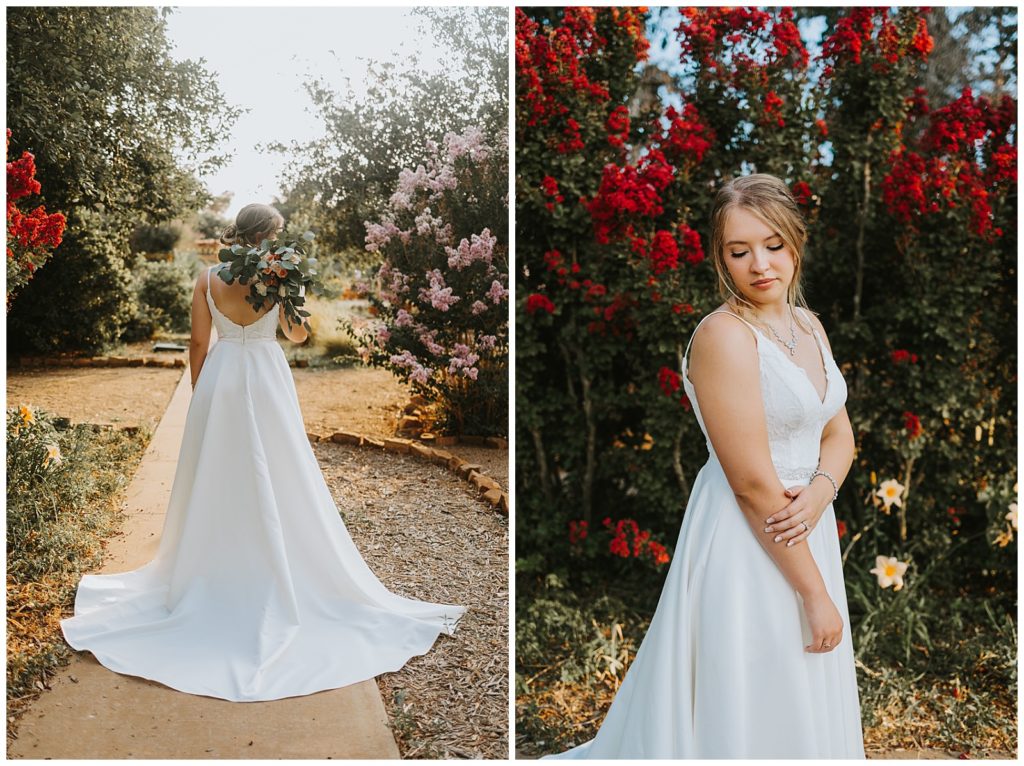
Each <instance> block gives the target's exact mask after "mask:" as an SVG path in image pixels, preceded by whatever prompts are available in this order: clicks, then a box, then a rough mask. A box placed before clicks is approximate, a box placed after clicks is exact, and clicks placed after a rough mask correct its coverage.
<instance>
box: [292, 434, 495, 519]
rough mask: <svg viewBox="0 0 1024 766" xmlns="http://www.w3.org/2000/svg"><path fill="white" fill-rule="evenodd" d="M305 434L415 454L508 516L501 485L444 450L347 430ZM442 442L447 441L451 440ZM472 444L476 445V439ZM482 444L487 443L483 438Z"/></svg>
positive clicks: (418, 443)
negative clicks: (327, 433) (464, 482)
mask: <svg viewBox="0 0 1024 766" xmlns="http://www.w3.org/2000/svg"><path fill="white" fill-rule="evenodd" d="M306 436H307V437H308V438H309V440H310V442H314V443H315V442H319V441H332V442H335V443H336V444H352V445H355V446H357V447H366V448H369V449H383V450H385V451H387V452H396V453H401V454H407V455H415V456H416V457H418V458H420V459H422V460H427V461H429V462H431V463H435V464H438V465H444V466H447V467H448V470H450V471H451V472H452V473H454V474H456V475H457V476H458V477H459V478H461V479H463V480H465V481H467V482H469V483H470V484H472V485H473V486H474V487H476V489H477V492H478V493H479V495H480V497H481V499H482V500H484V501H485V502H486V503H487V504H488V505H490V506H491V507H492V508H494V509H495V510H496V511H497V512H498V513H500V514H502V515H504V516H508V493H507V492H505V491H504V490H503V489H502V488H501V485H500V484H499V483H498V482H496V481H495V480H494V479H493V478H491V477H490V476H487V475H486V474H484V473H482V472H481V471H480V466H479V465H478V464H476V463H470V462H468V461H467V460H463V459H462V458H461V457H459V456H458V455H453V454H452V453H451V452H448V451H447V450H442V449H437V448H435V447H428V446H426V445H425V444H421V443H420V442H417V441H415V440H413V439H401V438H398V437H393V438H384V439H380V438H377V437H375V436H366V435H365V434H357V433H353V432H351V431H335V432H334V433H332V434H330V435H329V436H323V435H321V434H318V433H313V432H307V434H306ZM492 438H493V437H492ZM498 442H504V440H503V439H497V440H496V441H495V442H492V443H491V444H493V446H495V447H498V446H499V444H498ZM445 443H446V444H449V443H451V442H450V441H448V442H445ZM456 443H457V442H456ZM467 443H468V442H467ZM476 443H477V444H479V443H480V442H476ZM484 443H487V442H486V441H485V442H484Z"/></svg>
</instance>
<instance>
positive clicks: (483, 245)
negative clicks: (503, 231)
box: [445, 228, 498, 271]
mask: <svg viewBox="0 0 1024 766" xmlns="http://www.w3.org/2000/svg"><path fill="white" fill-rule="evenodd" d="M497 242H498V238H497V237H494V236H491V230H490V229H489V228H487V229H484V230H483V231H482V232H480V233H479V234H472V235H470V239H463V240H462V241H461V242H460V243H459V246H458V247H457V248H455V247H446V248H445V252H446V253H447V254H448V268H450V269H455V270H456V271H462V270H463V269H464V268H466V267H467V266H471V265H472V264H473V263H475V262H476V261H483V262H484V263H486V264H488V265H490V263H491V259H492V257H493V254H494V246H495V245H496V244H497Z"/></svg>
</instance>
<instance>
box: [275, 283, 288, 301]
mask: <svg viewBox="0 0 1024 766" xmlns="http://www.w3.org/2000/svg"><path fill="white" fill-rule="evenodd" d="M277 294H278V295H280V296H281V297H282V298H283V297H284V296H286V295H287V294H288V288H287V287H285V286H284V285H280V286H279V287H278V288H277Z"/></svg>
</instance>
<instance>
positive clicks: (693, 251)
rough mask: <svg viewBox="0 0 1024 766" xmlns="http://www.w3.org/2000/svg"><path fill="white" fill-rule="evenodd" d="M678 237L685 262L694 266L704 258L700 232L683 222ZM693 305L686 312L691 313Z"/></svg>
mask: <svg viewBox="0 0 1024 766" xmlns="http://www.w3.org/2000/svg"><path fill="white" fill-rule="evenodd" d="M679 239H680V241H681V242H682V243H683V247H682V249H683V252H684V253H686V262H687V263H688V264H690V265H691V266H696V265H697V264H698V263H700V262H701V261H703V260H704V247H703V246H702V245H701V243H700V234H699V233H698V232H696V231H695V230H693V229H691V228H690V227H689V226H687V225H686V224H685V223H681V224H679ZM692 312H693V307H692V306H690V310H689V311H688V312H686V313H688V314H689V313H692Z"/></svg>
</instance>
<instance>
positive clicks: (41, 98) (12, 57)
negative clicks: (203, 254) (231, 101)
mask: <svg viewBox="0 0 1024 766" xmlns="http://www.w3.org/2000/svg"><path fill="white" fill-rule="evenodd" d="M169 12H170V10H169V9H163V10H158V9H157V8H151V7H119V8H114V7H100V8H90V7H61V6H53V7H20V8H9V9H8V10H7V88H8V91H7V120H8V126H9V127H10V128H11V129H12V131H13V136H12V147H11V149H12V151H13V152H15V153H20V151H21V150H22V149H27V150H29V151H32V152H33V153H34V154H35V157H36V168H37V178H38V179H39V180H40V182H41V183H42V185H43V194H42V196H43V200H44V201H45V203H46V204H47V205H48V206H50V207H53V208H55V209H61V210H64V211H66V213H67V215H68V221H69V230H68V232H67V236H66V239H65V243H64V244H65V246H64V247H62V248H61V249H60V251H59V256H58V257H56V258H54V260H53V262H52V263H51V264H50V266H49V268H47V269H45V270H43V271H41V272H40V274H39V277H38V278H37V279H34V280H33V281H32V282H31V283H30V284H29V285H28V286H27V288H26V289H25V290H24V291H23V292H22V293H21V294H20V295H19V297H18V299H17V300H16V301H15V303H14V304H13V306H12V308H11V312H10V314H9V317H8V341H9V343H10V345H11V346H12V347H14V348H26V347H31V348H36V349H39V350H45V349H53V348H62V347H63V348H98V347H99V346H100V345H102V344H103V343H107V342H111V341H113V340H116V339H117V337H118V335H119V331H120V328H121V327H123V326H124V322H125V321H127V319H128V318H129V317H130V316H131V313H132V311H133V301H132V299H131V296H130V288H129V285H128V284H127V283H126V280H125V279H124V278H123V277H124V276H125V274H124V268H125V261H124V259H125V258H127V257H129V251H128V248H127V247H123V246H122V244H123V243H122V240H125V241H126V240H127V236H128V234H129V233H130V232H131V231H132V230H133V229H134V228H135V227H136V226H137V225H138V224H140V223H150V224H159V223H161V222H164V221H168V220H170V219H173V218H175V217H179V216H181V215H182V214H184V213H186V212H188V211H190V210H194V209H196V208H198V207H200V206H201V204H202V203H203V202H204V201H205V197H206V194H205V192H204V190H203V189H202V187H201V185H200V183H199V181H198V180H197V177H196V176H197V174H203V173H206V172H208V171H210V170H211V169H213V168H215V167H217V166H219V165H220V164H222V163H223V162H224V160H225V159H226V158H225V157H224V156H221V155H218V154H214V153H213V152H214V149H215V148H216V144H217V142H218V141H219V140H220V139H221V137H222V136H223V135H224V134H225V133H226V132H227V131H228V129H229V127H230V125H231V124H232V123H233V122H234V120H235V119H237V117H238V115H239V114H240V110H238V109H235V108H232V107H230V106H229V105H228V104H227V103H226V102H225V101H224V98H223V96H222V94H221V93H220V90H219V89H218V87H217V84H216V81H215V80H214V77H213V75H212V74H211V73H209V72H207V71H206V70H205V69H204V68H203V66H202V64H201V63H199V62H195V61H175V60H174V59H173V58H172V57H171V51H170V43H169V42H168V40H167V37H166V16H167V14H168V13H169ZM179 157H180V159H179ZM96 221H101V224H100V225H101V227H102V230H103V231H104V232H105V235H106V236H110V237H112V238H113V241H116V242H118V248H119V249H118V250H117V252H115V253H111V252H109V247H107V245H106V244H104V243H99V242H98V241H97V235H96V232H85V231H81V230H75V229H74V228H73V226H74V225H76V222H77V225H85V223H86V222H96ZM96 246H99V247H100V249H99V250H94V249H89V248H91V247H96ZM85 283H89V284H90V285H91V290H92V291H98V292H89V291H85V290H83V289H82V284H85ZM102 312H106V313H102Z"/></svg>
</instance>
